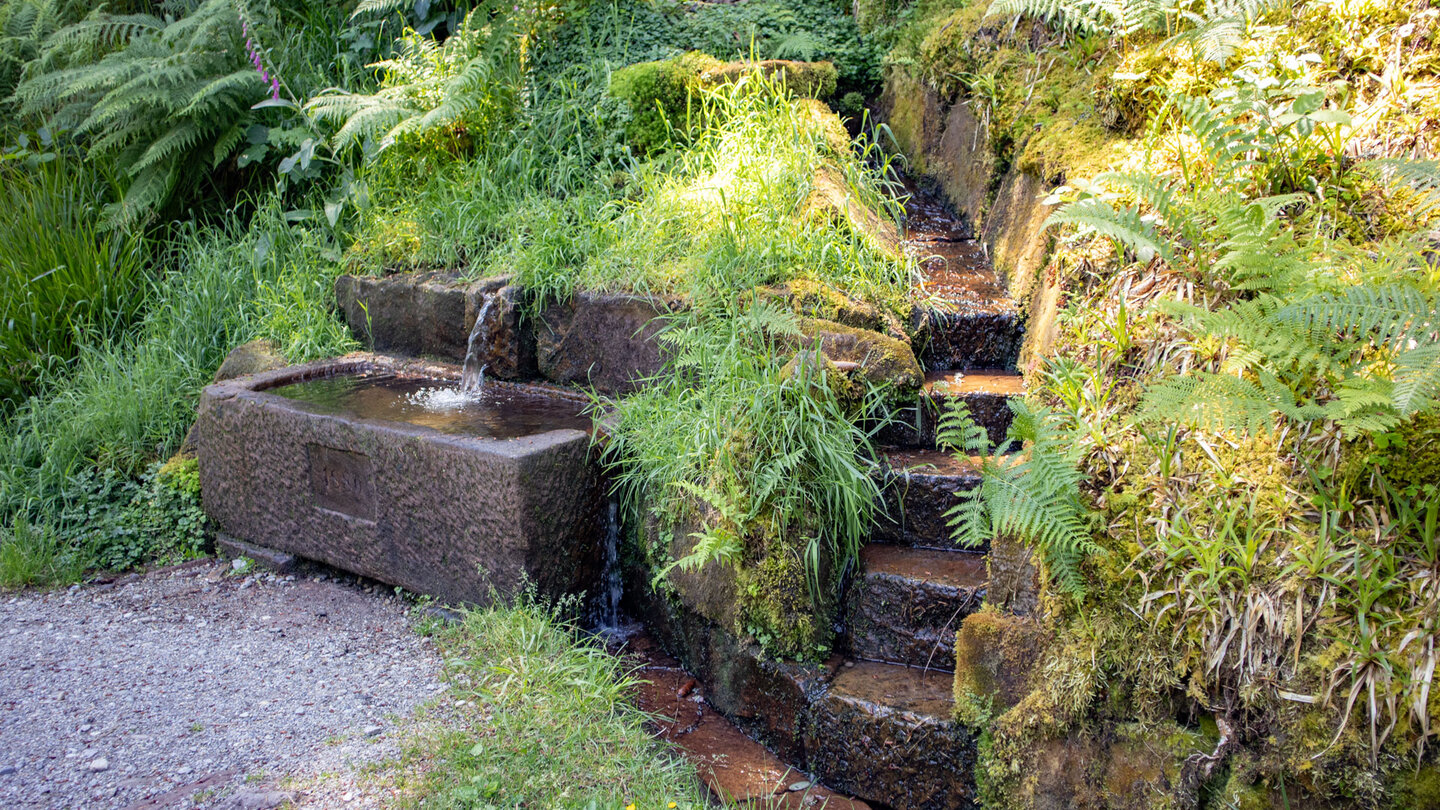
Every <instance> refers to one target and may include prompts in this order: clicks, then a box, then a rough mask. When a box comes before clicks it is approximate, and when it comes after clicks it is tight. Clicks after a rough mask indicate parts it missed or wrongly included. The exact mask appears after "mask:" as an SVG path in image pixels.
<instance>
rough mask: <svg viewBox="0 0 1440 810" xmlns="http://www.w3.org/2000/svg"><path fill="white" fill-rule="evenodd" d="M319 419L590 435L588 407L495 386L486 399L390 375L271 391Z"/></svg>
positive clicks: (500, 434)
mask: <svg viewBox="0 0 1440 810" xmlns="http://www.w3.org/2000/svg"><path fill="white" fill-rule="evenodd" d="M265 393H267V394H276V395H278V396H282V397H285V398H287V399H291V400H294V401H296V402H299V403H303V405H304V406H305V408H306V409H307V410H311V411H314V412H316V413H335V414H345V415H347V416H352V417H357V418H360V419H381V420H385V421H390V422H405V423H408V424H412V425H420V426H422V427H427V428H431V429H434V430H438V431H440V432H442V433H454V434H464V435H469V436H478V437H481V438H490V439H513V438H517V437H520V436H530V435H533V434H536V433H545V432H547V431H551V430H559V429H562V428H572V429H575V430H589V429H590V417H589V416H587V415H585V413H584V409H585V404H584V403H583V402H577V401H574V400H569V399H562V398H560V397H548V396H542V395H539V394H536V393H533V392H529V391H527V390H526V389H524V388H517V387H512V386H509V385H491V386H488V387H487V388H486V389H485V396H484V397H477V396H475V395H474V394H469V393H466V392H465V391H464V390H463V389H462V388H461V387H460V386H458V385H456V384H455V383H453V382H449V381H447V380H434V379H424V378H417V377H400V376H396V375H394V374H390V373H376V374H355V375H345V376H337V377H324V378H320V379H315V380H306V381H304V382H298V383H293V384H291V385H284V386H279V387H277V388H269V389H266V391H265Z"/></svg>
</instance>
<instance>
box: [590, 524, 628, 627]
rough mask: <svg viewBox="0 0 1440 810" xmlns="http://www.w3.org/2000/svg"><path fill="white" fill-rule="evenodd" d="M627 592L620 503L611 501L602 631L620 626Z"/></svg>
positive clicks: (602, 588) (601, 604)
mask: <svg viewBox="0 0 1440 810" xmlns="http://www.w3.org/2000/svg"><path fill="white" fill-rule="evenodd" d="M624 593H625V582H624V577H623V572H622V571H621V570H620V504H619V503H618V502H616V501H615V500H613V499H612V500H611V501H610V512H609V514H608V515H607V518H606V522H605V567H604V568H603V569H602V570H601V572H600V599H599V600H598V604H597V608H598V612H599V614H600V615H599V616H598V617H597V619H598V620H597V622H596V624H597V625H599V627H598V629H599V631H600V632H601V633H606V634H609V633H613V632H615V631H616V630H618V629H619V627H620V598H621V597H622V596H624Z"/></svg>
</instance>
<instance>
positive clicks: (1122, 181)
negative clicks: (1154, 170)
mask: <svg viewBox="0 0 1440 810" xmlns="http://www.w3.org/2000/svg"><path fill="white" fill-rule="evenodd" d="M1095 180H1096V182H1099V183H1104V184H1105V185H1106V186H1108V187H1110V188H1113V189H1125V190H1127V191H1129V192H1131V193H1132V194H1134V195H1135V196H1136V197H1137V198H1139V200H1140V202H1142V203H1143V204H1144V205H1145V207H1146V208H1148V209H1150V211H1152V212H1154V214H1155V216H1156V217H1158V218H1159V223H1160V224H1161V225H1163V226H1166V227H1175V226H1176V225H1178V224H1179V223H1180V222H1181V221H1182V220H1183V219H1185V218H1187V217H1189V216H1190V213H1191V212H1189V211H1188V210H1182V209H1181V208H1180V206H1179V205H1178V204H1177V201H1176V195H1175V189H1174V188H1172V187H1171V186H1170V184H1168V183H1167V182H1166V181H1165V179H1164V178H1162V177H1159V176H1157V175H1153V174H1148V173H1143V172H1104V173H1103V174H1100V175H1098V176H1097V177H1096V178H1095Z"/></svg>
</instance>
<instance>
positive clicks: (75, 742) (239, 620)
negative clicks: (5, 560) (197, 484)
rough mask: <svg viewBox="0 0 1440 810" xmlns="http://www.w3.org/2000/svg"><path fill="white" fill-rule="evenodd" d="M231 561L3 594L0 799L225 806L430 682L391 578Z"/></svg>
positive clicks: (365, 737) (427, 691)
mask: <svg viewBox="0 0 1440 810" xmlns="http://www.w3.org/2000/svg"><path fill="white" fill-rule="evenodd" d="M232 571H233V569H232V567H231V565H230V563H229V562H228V561H215V560H208V559H207V560H198V561H195V562H192V563H186V564H184V565H181V566H178V567H173V568H168V569H161V570H159V571H156V572H152V573H149V574H145V575H141V576H132V577H125V578H122V579H121V580H118V581H116V582H115V583H111V584H104V585H94V586H87V587H82V588H75V589H70V590H62V591H54V592H49V593H24V594H20V595H18V596H13V597H8V598H6V599H4V600H3V601H0V806H3V807H7V808H11V807H14V808H39V807H53V808H62V807H63V808H75V807H85V808H129V807H136V808H142V807H143V808H161V807H174V808H180V807H184V808H191V807H201V808H214V807H219V806H224V802H225V800H226V797H227V796H229V795H230V794H231V793H233V792H235V791H238V790H241V789H248V790H252V791H276V790H279V789H280V787H278V786H279V785H280V783H281V780H282V779H283V778H284V777H286V776H287V775H290V774H293V773H296V772H299V771H305V770H307V769H308V768H309V766H310V765H312V764H313V763H315V762H317V761H320V760H323V759H326V758H328V757H330V754H329V753H327V752H333V751H334V750H335V749H334V748H332V747H331V746H330V745H328V744H327V743H331V742H340V741H346V740H356V741H359V742H357V743H356V746H358V748H357V749H356V750H355V751H354V753H355V755H356V756H364V755H366V753H367V751H368V750H369V749H374V750H375V751H379V750H382V749H383V746H384V744H385V743H386V741H387V740H388V739H389V737H390V734H391V731H392V729H393V726H394V721H393V718H394V717H395V716H403V715H407V714H409V713H410V711H411V710H412V709H414V708H415V707H416V706H417V705H419V704H420V703H422V702H424V701H425V700H427V699H428V698H431V697H433V696H435V695H436V694H438V693H440V692H441V691H443V687H442V685H441V683H440V682H439V679H438V671H439V666H440V662H439V659H438V656H437V655H436V652H435V649H434V647H433V646H432V645H431V644H430V642H429V641H427V640H425V639H423V638H420V637H419V636H417V635H416V634H415V633H414V632H413V631H412V630H411V629H410V623H409V621H408V620H407V618H406V605H405V604H404V603H403V602H402V601H400V600H399V599H397V598H396V597H395V596H394V595H393V593H391V592H390V591H389V590H388V589H385V588H381V587H377V586H375V585H373V584H371V585H364V586H362V585H359V584H357V583H356V582H355V581H354V580H353V579H345V580H343V581H336V580H335V579H334V578H332V577H331V576H329V575H325V574H317V575H313V576H300V577H292V578H285V577H277V576H273V575H265V574H256V575H246V576H236V575H234V574H233V573H232ZM320 577H323V579H321V578H320ZM341 747H344V745H342V746H341ZM196 796H199V797H200V799H199V801H194V797H196Z"/></svg>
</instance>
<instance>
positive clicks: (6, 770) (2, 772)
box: [0, 765, 20, 776]
mask: <svg viewBox="0 0 1440 810" xmlns="http://www.w3.org/2000/svg"><path fill="white" fill-rule="evenodd" d="M19 772H20V769H19V768H17V767H15V766H14V765H6V766H5V767H3V768H0V776H9V775H11V774H16V773H19Z"/></svg>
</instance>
